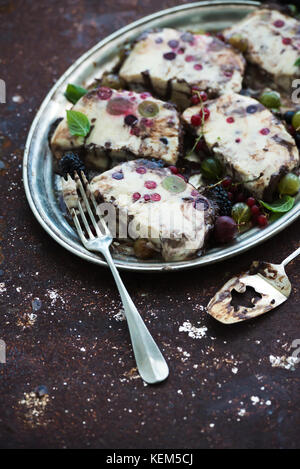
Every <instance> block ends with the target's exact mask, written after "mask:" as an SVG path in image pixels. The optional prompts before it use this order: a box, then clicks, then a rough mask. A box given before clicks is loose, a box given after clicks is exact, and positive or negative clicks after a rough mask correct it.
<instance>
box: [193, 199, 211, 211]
mask: <svg viewBox="0 0 300 469" xmlns="http://www.w3.org/2000/svg"><path fill="white" fill-rule="evenodd" d="M193 206H194V208H195V209H196V210H199V211H206V210H207V209H208V208H209V203H208V201H207V200H206V199H204V198H203V197H198V198H197V199H196V200H195V202H194V205H193Z"/></svg>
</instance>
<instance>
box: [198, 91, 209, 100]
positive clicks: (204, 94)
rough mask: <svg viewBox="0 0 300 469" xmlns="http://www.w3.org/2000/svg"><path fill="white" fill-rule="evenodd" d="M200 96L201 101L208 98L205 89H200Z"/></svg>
mask: <svg viewBox="0 0 300 469" xmlns="http://www.w3.org/2000/svg"><path fill="white" fill-rule="evenodd" d="M200 97H201V99H202V101H203V102H205V101H207V100H208V96H207V93H205V91H200Z"/></svg>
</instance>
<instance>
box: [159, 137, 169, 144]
mask: <svg viewBox="0 0 300 469" xmlns="http://www.w3.org/2000/svg"><path fill="white" fill-rule="evenodd" d="M160 141H161V143H163V144H164V145H168V143H169V141H168V139H167V138H165V137H162V138H160Z"/></svg>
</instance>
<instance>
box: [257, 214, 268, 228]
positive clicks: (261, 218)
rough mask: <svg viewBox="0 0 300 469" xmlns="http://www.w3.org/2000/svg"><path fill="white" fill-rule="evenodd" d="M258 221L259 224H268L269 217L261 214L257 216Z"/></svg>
mask: <svg viewBox="0 0 300 469" xmlns="http://www.w3.org/2000/svg"><path fill="white" fill-rule="evenodd" d="M257 223H258V224H259V226H267V224H268V218H267V217H266V215H259V217H257Z"/></svg>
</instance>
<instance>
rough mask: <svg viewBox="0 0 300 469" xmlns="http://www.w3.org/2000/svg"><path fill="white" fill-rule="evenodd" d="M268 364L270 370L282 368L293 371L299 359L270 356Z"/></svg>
mask: <svg viewBox="0 0 300 469" xmlns="http://www.w3.org/2000/svg"><path fill="white" fill-rule="evenodd" d="M270 363H271V365H272V368H282V369H284V370H288V371H295V369H296V367H295V365H297V364H298V363H299V358H297V357H286V356H283V357H274V356H273V355H270Z"/></svg>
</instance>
